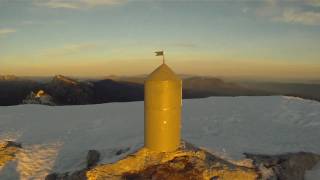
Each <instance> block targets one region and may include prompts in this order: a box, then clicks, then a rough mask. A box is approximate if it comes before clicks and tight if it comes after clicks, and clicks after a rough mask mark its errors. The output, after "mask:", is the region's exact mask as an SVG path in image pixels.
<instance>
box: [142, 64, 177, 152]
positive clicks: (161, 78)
mask: <svg viewBox="0 0 320 180" xmlns="http://www.w3.org/2000/svg"><path fill="white" fill-rule="evenodd" d="M181 99H182V81H181V79H180V78H179V77H178V76H177V75H176V74H175V73H174V72H173V71H172V70H171V69H170V68H169V67H168V66H167V65H166V64H162V65H161V66H159V67H158V68H157V69H156V70H155V71H153V72H152V73H151V74H150V75H149V76H148V78H147V79H146V81H145V84H144V146H145V147H146V148H149V149H152V150H156V151H161V152H169V151H174V150H176V149H177V148H178V147H179V145H180V129H181V106H182V100H181Z"/></svg>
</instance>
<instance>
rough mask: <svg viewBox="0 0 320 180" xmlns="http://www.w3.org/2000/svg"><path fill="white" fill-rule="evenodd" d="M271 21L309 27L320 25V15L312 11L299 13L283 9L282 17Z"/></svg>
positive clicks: (294, 10)
mask: <svg viewBox="0 0 320 180" xmlns="http://www.w3.org/2000/svg"><path fill="white" fill-rule="evenodd" d="M273 20H275V21H281V22H286V23H294V24H304V25H310V26H311V25H320V13H319V12H312V11H301V10H297V9H285V10H284V11H283V14H282V16H280V17H274V18H273Z"/></svg>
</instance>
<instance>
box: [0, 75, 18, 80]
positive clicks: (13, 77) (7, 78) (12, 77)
mask: <svg viewBox="0 0 320 180" xmlns="http://www.w3.org/2000/svg"><path fill="white" fill-rule="evenodd" d="M17 79H19V78H18V77H17V76H15V75H11V74H10V75H0V80H3V81H12V80H17Z"/></svg>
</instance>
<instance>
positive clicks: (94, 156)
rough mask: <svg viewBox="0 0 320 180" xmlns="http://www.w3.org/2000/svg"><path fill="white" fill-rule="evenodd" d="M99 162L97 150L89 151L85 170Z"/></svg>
mask: <svg viewBox="0 0 320 180" xmlns="http://www.w3.org/2000/svg"><path fill="white" fill-rule="evenodd" d="M99 160H100V153H99V152H98V151H97V150H89V152H88V154H87V168H91V167H92V166H95V165H97V163H98V162H99Z"/></svg>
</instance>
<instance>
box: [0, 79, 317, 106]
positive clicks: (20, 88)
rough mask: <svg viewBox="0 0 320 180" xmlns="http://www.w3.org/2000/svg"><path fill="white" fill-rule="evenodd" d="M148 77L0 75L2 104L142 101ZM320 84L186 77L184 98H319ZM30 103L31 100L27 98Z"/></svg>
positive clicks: (0, 102)
mask: <svg viewBox="0 0 320 180" xmlns="http://www.w3.org/2000/svg"><path fill="white" fill-rule="evenodd" d="M144 79H145V76H136V77H117V76H110V77H107V78H106V79H96V80H94V79H91V80H81V81H80V80H76V79H73V78H69V77H66V76H62V75H57V76H54V77H53V78H52V79H51V80H48V81H39V80H31V79H26V78H22V77H16V76H14V75H10V76H0V105H2V106H8V105H18V104H21V103H22V102H23V101H24V100H25V99H26V98H27V97H28V96H30V93H31V92H33V93H35V94H36V93H37V92H39V91H40V90H42V91H44V93H46V94H48V95H50V97H52V101H53V103H54V104H56V105H79V104H100V103H108V102H128V101H141V100H143V98H144V97H143V96H144V87H143V82H144ZM318 92H320V85H316V84H315V85H313V84H308V85H306V84H294V85H292V84H285V83H273V84H271V83H269V84H267V83H260V84H259V83H251V84H250V83H243V84H240V83H234V82H225V81H223V80H222V79H219V78H214V77H200V76H194V77H193V76H183V98H203V97H209V96H263V95H293V96H297V97H302V98H306V99H313V100H320V95H319V93H318ZM24 102H29V101H24Z"/></svg>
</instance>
